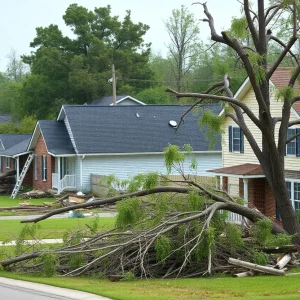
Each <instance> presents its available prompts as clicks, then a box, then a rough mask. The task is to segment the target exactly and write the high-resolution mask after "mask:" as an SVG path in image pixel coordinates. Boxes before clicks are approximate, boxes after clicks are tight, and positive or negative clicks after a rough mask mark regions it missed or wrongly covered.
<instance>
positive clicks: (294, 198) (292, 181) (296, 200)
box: [286, 179, 300, 212]
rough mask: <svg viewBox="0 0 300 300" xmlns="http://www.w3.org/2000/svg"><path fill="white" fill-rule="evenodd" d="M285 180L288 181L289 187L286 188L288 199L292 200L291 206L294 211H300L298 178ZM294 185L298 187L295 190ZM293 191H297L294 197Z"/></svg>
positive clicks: (299, 183)
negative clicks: (296, 195)
mask: <svg viewBox="0 0 300 300" xmlns="http://www.w3.org/2000/svg"><path fill="white" fill-rule="evenodd" d="M286 182H288V183H289V185H290V189H289V188H288V190H289V194H290V199H291V201H292V205H293V208H294V210H295V211H296V212H297V211H300V180H292V179H287V180H286ZM295 186H297V188H298V190H297V191H295ZM295 192H296V193H298V197H295ZM296 198H298V199H296ZM296 204H297V208H296Z"/></svg>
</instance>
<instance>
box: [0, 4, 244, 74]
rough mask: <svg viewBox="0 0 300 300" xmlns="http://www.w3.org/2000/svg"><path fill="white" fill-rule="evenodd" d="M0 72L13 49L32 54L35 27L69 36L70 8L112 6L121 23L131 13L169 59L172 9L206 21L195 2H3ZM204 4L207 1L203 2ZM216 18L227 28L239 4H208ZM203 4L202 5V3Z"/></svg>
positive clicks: (205, 33) (203, 35) (204, 35)
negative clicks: (183, 9)
mask: <svg viewBox="0 0 300 300" xmlns="http://www.w3.org/2000/svg"><path fill="white" fill-rule="evenodd" d="M0 1H1V4H0V28H1V30H0V32H1V41H2V43H1V47H0V71H4V70H5V66H6V64H7V55H8V54H9V52H10V51H11V49H14V50H16V51H17V54H18V55H21V54H29V53H30V51H31V49H30V47H29V43H30V42H31V41H32V40H33V39H34V37H35V36H36V31H35V28H36V27H40V26H42V27H47V26H49V25H50V24H57V25H58V26H59V28H60V29H61V30H62V31H63V32H64V34H65V35H67V34H69V31H68V30H67V27H66V26H65V24H64V21H63V19H62V16H63V15H64V12H65V11H66V9H67V7H68V6H69V5H70V4H72V3H78V4H79V5H82V6H84V7H86V8H88V9H90V10H93V9H94V8H95V7H103V6H107V5H111V8H112V15H113V16H114V15H118V16H119V17H120V19H121V20H122V19H123V17H124V15H125V11H126V10H128V9H130V10H131V16H132V20H133V21H134V22H142V23H145V24H148V25H149V26H150V29H149V31H148V33H147V35H146V36H145V41H146V42H152V49H153V51H154V52H155V53H161V54H162V55H166V53H167V50H166V47H165V45H166V44H168V43H169V38H168V35H167V32H166V30H165V27H164V23H163V20H166V19H167V18H168V17H169V16H170V15H171V12H172V10H173V9H179V8H180V6H181V5H185V6H186V7H188V9H189V10H190V11H191V12H193V13H194V14H195V16H196V17H197V18H198V19H201V18H203V17H204V15H203V10H202V6H200V5H191V4H192V3H193V2H196V0H147V1H146V0H77V1H75V0H73V1H71V0H13V1H9V0H0ZM203 1H204V0H203ZM205 1H207V4H208V7H209V9H210V11H211V13H212V14H213V16H214V18H215V25H216V28H217V29H218V30H221V29H226V28H228V26H229V24H230V20H231V18H232V17H233V16H237V15H239V14H240V5H239V4H238V3H237V0H205ZM200 2H201V1H200ZM200 31H201V38H202V39H203V40H207V38H208V37H209V31H208V30H207V23H203V22H201V23H200Z"/></svg>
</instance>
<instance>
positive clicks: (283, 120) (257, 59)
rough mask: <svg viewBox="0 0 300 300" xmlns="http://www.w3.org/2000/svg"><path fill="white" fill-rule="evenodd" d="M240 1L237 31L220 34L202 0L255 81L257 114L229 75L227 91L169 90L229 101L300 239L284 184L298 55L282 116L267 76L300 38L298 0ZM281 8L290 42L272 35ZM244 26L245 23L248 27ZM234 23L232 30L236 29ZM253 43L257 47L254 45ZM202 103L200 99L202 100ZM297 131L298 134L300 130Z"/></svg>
mask: <svg viewBox="0 0 300 300" xmlns="http://www.w3.org/2000/svg"><path fill="white" fill-rule="evenodd" d="M241 2H242V6H243V11H244V17H243V18H241V19H239V20H236V21H235V22H234V24H233V25H234V26H233V27H234V28H235V30H234V33H235V34H232V32H228V31H222V32H221V34H218V33H217V31H216V28H215V26H214V18H213V15H212V14H211V13H210V11H209V9H208V6H207V4H206V3H199V2H198V4H200V5H202V7H203V9H204V14H205V15H206V19H205V20H204V21H205V22H207V24H208V25H209V28H210V32H211V39H212V40H213V41H214V42H215V43H219V44H223V45H226V46H227V47H229V48H231V49H232V50H233V51H234V52H235V53H236V55H237V56H238V59H239V61H241V63H242V65H243V67H244V68H245V70H246V72H247V75H248V78H249V81H250V83H251V85H252V88H253V91H254V94H255V97H256V101H257V105H258V108H259V113H258V115H256V114H255V113H254V112H253V111H252V110H251V109H250V108H249V107H248V106H247V105H246V104H245V103H244V102H242V101H240V100H238V99H236V98H234V96H233V92H232V91H231V89H230V86H229V78H228V76H227V75H225V76H224V81H222V82H220V83H218V84H216V86H218V88H219V89H220V88H221V89H222V91H224V95H222V96H218V95H212V94H201V93H180V92H179V93H178V92H176V91H173V90H171V89H168V91H169V92H171V93H173V94H175V95H176V96H177V97H197V98H200V99H212V100H214V101H222V102H224V103H225V104H226V107H227V108H229V109H227V108H226V109H225V114H226V116H227V117H229V118H231V119H232V120H233V121H234V122H235V123H236V124H237V125H238V126H239V127H240V128H241V129H242V130H243V132H244V135H245V137H246V138H247V141H248V142H249V144H250V146H251V148H252V150H253V152H254V153H255V155H256V157H257V159H258V161H259V162H260V164H261V167H262V169H263V171H264V174H265V176H266V179H267V181H268V183H269V185H270V187H271V189H272V192H273V195H274V198H275V201H276V204H277V207H278V209H279V212H280V215H281V218H282V222H283V227H284V229H285V230H286V231H287V232H288V233H289V234H293V235H294V237H295V241H296V242H297V243H298V244H300V225H299V222H298V219H297V217H296V214H295V211H294V209H293V207H292V203H291V201H290V195H289V191H288V189H287V186H286V183H285V172H284V155H285V149H286V144H287V143H288V142H289V141H291V140H292V139H294V138H296V136H294V137H291V138H288V137H287V131H288V128H289V127H291V126H293V125H297V124H300V121H299V120H297V121H293V122H292V121H290V113H291V108H292V106H293V105H294V104H295V103H297V102H298V101H300V97H299V96H298V95H297V93H296V92H295V90H294V85H295V83H296V80H297V78H298V76H299V74H300V63H299V61H298V60H297V57H296V56H293V58H294V59H295V65H296V67H295V68H294V69H293V72H292V74H291V76H290V80H289V84H288V86H286V87H285V88H284V89H282V90H281V91H280V95H281V98H282V103H283V104H282V115H281V117H278V116H274V115H272V112H271V109H270V85H269V80H270V78H271V76H272V74H273V73H274V72H275V70H276V69H277V68H278V66H279V65H280V64H281V63H282V61H283V59H284V58H285V57H286V56H287V55H288V53H290V52H291V49H292V47H293V45H295V43H296V41H297V31H298V29H299V27H298V22H297V21H298V11H299V9H300V4H299V2H298V1H277V2H276V3H275V4H273V5H271V6H269V7H267V3H268V1H263V0H257V1H256V5H255V6H254V5H253V7H251V5H250V1H248V0H243V1H241ZM282 13H285V14H289V17H290V19H291V24H292V30H291V32H290V36H289V38H288V41H287V42H286V43H284V42H282V41H280V40H278V38H277V37H275V36H273V35H272V32H271V30H269V28H270V27H271V26H272V24H273V23H275V22H276V20H277V18H278V16H279V15H280V14H282ZM245 25H246V26H245ZM233 27H232V29H234V28H233ZM246 29H247V31H248V32H250V38H251V42H250V43H247V44H246V45H245V44H244V40H245V39H244V32H245V31H246ZM270 40H273V41H277V42H279V43H280V45H281V46H282V48H281V52H280V54H279V55H278V56H277V59H276V60H275V61H274V57H272V60H270V59H269V41H270ZM252 45H253V46H252ZM199 101H200V102H201V101H202V100H199ZM246 117H247V118H249V119H250V121H251V122H252V123H253V125H254V126H255V127H256V128H257V130H258V131H259V132H260V133H261V135H262V145H259V144H258V143H257V141H256V139H255V136H254V135H253V132H251V131H250V130H249V127H248V126H247V122H246ZM276 126H279V131H278V141H276V139H275V133H276V134H277V131H275V127H276ZM298 135H299V134H298Z"/></svg>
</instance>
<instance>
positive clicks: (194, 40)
mask: <svg viewBox="0 0 300 300" xmlns="http://www.w3.org/2000/svg"><path fill="white" fill-rule="evenodd" d="M164 24H165V27H166V29H167V32H168V34H169V37H170V39H171V43H170V44H169V45H168V46H167V47H168V50H169V55H170V58H171V61H172V71H173V76H174V78H175V79H176V88H177V90H178V91H182V90H184V79H185V76H186V75H187V74H188V73H189V72H190V71H191V69H192V65H193V58H195V56H196V55H197V54H198V50H199V47H200V44H199V37H198V34H199V27H198V22H197V20H196V18H195V17H194V15H193V14H192V13H190V12H189V11H188V9H187V8H186V7H185V6H183V5H182V6H181V8H180V9H174V10H173V11H172V15H171V16H170V17H169V19H168V20H166V21H165V22H164Z"/></svg>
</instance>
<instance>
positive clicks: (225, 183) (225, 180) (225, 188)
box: [222, 176, 228, 192]
mask: <svg viewBox="0 0 300 300" xmlns="http://www.w3.org/2000/svg"><path fill="white" fill-rule="evenodd" d="M222 190H223V191H225V192H228V177H225V176H223V177H222Z"/></svg>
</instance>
